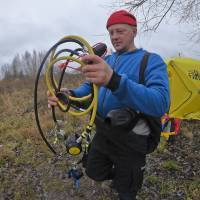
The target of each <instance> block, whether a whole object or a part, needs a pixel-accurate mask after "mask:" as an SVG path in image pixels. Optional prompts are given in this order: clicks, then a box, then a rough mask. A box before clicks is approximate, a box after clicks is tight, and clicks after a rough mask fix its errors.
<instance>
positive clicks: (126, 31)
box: [108, 24, 137, 52]
mask: <svg viewBox="0 0 200 200" xmlns="http://www.w3.org/2000/svg"><path fill="white" fill-rule="evenodd" d="M108 32H109V35H110V40H111V43H112V45H113V47H114V48H115V50H116V51H118V52H121V51H131V50H133V49H132V48H133V47H134V37H135V36H136V32H137V29H136V27H133V26H130V25H128V24H114V25H111V26H110V27H109V28H108Z"/></svg>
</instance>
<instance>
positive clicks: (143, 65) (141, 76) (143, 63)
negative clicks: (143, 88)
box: [139, 52, 150, 84]
mask: <svg viewBox="0 0 200 200" xmlns="http://www.w3.org/2000/svg"><path fill="white" fill-rule="evenodd" d="M149 56H150V53H149V52H146V53H145V54H144V56H143V58H142V61H141V64H140V72H139V83H140V84H144V79H145V77H144V72H145V69H146V67H147V62H148V58H149Z"/></svg>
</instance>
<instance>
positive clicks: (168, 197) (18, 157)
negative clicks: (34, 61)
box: [0, 79, 200, 200]
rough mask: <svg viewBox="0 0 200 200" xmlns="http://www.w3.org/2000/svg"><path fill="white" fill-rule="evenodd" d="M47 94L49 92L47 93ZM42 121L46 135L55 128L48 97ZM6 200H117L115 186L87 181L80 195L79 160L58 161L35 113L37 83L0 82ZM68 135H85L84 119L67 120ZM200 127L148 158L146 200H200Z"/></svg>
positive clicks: (188, 124) (185, 129)
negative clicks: (75, 173) (75, 174)
mask: <svg viewBox="0 0 200 200" xmlns="http://www.w3.org/2000/svg"><path fill="white" fill-rule="evenodd" d="M41 91H42V92H43V91H46V88H42V89H41ZM41 102H42V103H41V105H40V107H39V108H40V115H41V119H42V127H44V130H45V131H48V130H49V129H51V128H53V123H52V119H51V112H50V111H49V110H48V108H47V104H46V97H45V92H43V95H41ZM0 113H1V114H0V200H11V199H14V200H26V199H27V200H39V199H41V200H43V199H48V200H62V199H63V200H64V199H66V200H72V199H73V200H79V199H84V200H87V199H88V200H89V199H96V200H114V199H115V195H114V194H112V191H111V189H110V187H109V186H108V185H109V182H105V183H102V184H99V183H95V182H93V181H92V180H90V179H89V178H87V177H86V176H84V177H83V178H82V179H81V187H80V189H78V190H77V189H76V188H74V185H73V181H72V180H71V179H68V178H67V170H68V169H69V167H70V163H71V162H72V161H73V158H65V157H62V158H57V157H55V156H54V155H53V154H52V153H51V152H50V151H49V149H48V148H47V146H46V145H45V144H44V142H43V140H42V138H41V136H40V135H39V133H38V131H37V129H36V124H35V119H34V112H33V81H32V80H29V79H24V80H17V79H16V80H12V81H1V82H0ZM64 119H65V120H66V121H67V122H66V124H65V125H66V126H65V130H66V132H68V133H72V132H75V131H80V129H81V126H82V124H83V119H80V118H79V119H78V118H76V119H75V118H70V117H66V116H65V117H64ZM199 164H200V122H199V121H184V122H183V123H182V128H181V134H180V135H179V136H177V137H176V139H175V141H174V143H173V144H169V143H167V142H166V140H165V139H164V138H162V140H161V143H160V145H159V148H158V149H157V151H156V152H154V153H153V154H151V155H148V158H147V170H146V173H145V180H144V184H143V187H142V190H141V192H140V193H139V195H138V199H140V200H161V199H162V200H199V199H200V168H199Z"/></svg>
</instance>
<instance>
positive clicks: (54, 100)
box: [47, 91, 58, 107]
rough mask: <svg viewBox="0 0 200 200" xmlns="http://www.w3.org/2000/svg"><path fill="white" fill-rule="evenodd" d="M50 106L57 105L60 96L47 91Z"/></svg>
mask: <svg viewBox="0 0 200 200" xmlns="http://www.w3.org/2000/svg"><path fill="white" fill-rule="evenodd" d="M47 99H48V107H51V106H57V102H58V98H57V97H56V96H52V95H51V93H50V92H49V91H47Z"/></svg>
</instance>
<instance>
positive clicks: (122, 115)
mask: <svg viewBox="0 0 200 200" xmlns="http://www.w3.org/2000/svg"><path fill="white" fill-rule="evenodd" d="M139 117H140V114H138V113H137V112H136V111H134V110H132V109H130V108H121V109H115V110H111V111H110V112H109V113H108V114H107V116H106V118H105V120H104V122H105V124H106V126H107V128H111V129H116V130H118V131H121V130H123V131H127V132H129V131H131V130H132V129H133V127H134V126H135V125H136V123H137V122H138V120H139Z"/></svg>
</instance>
